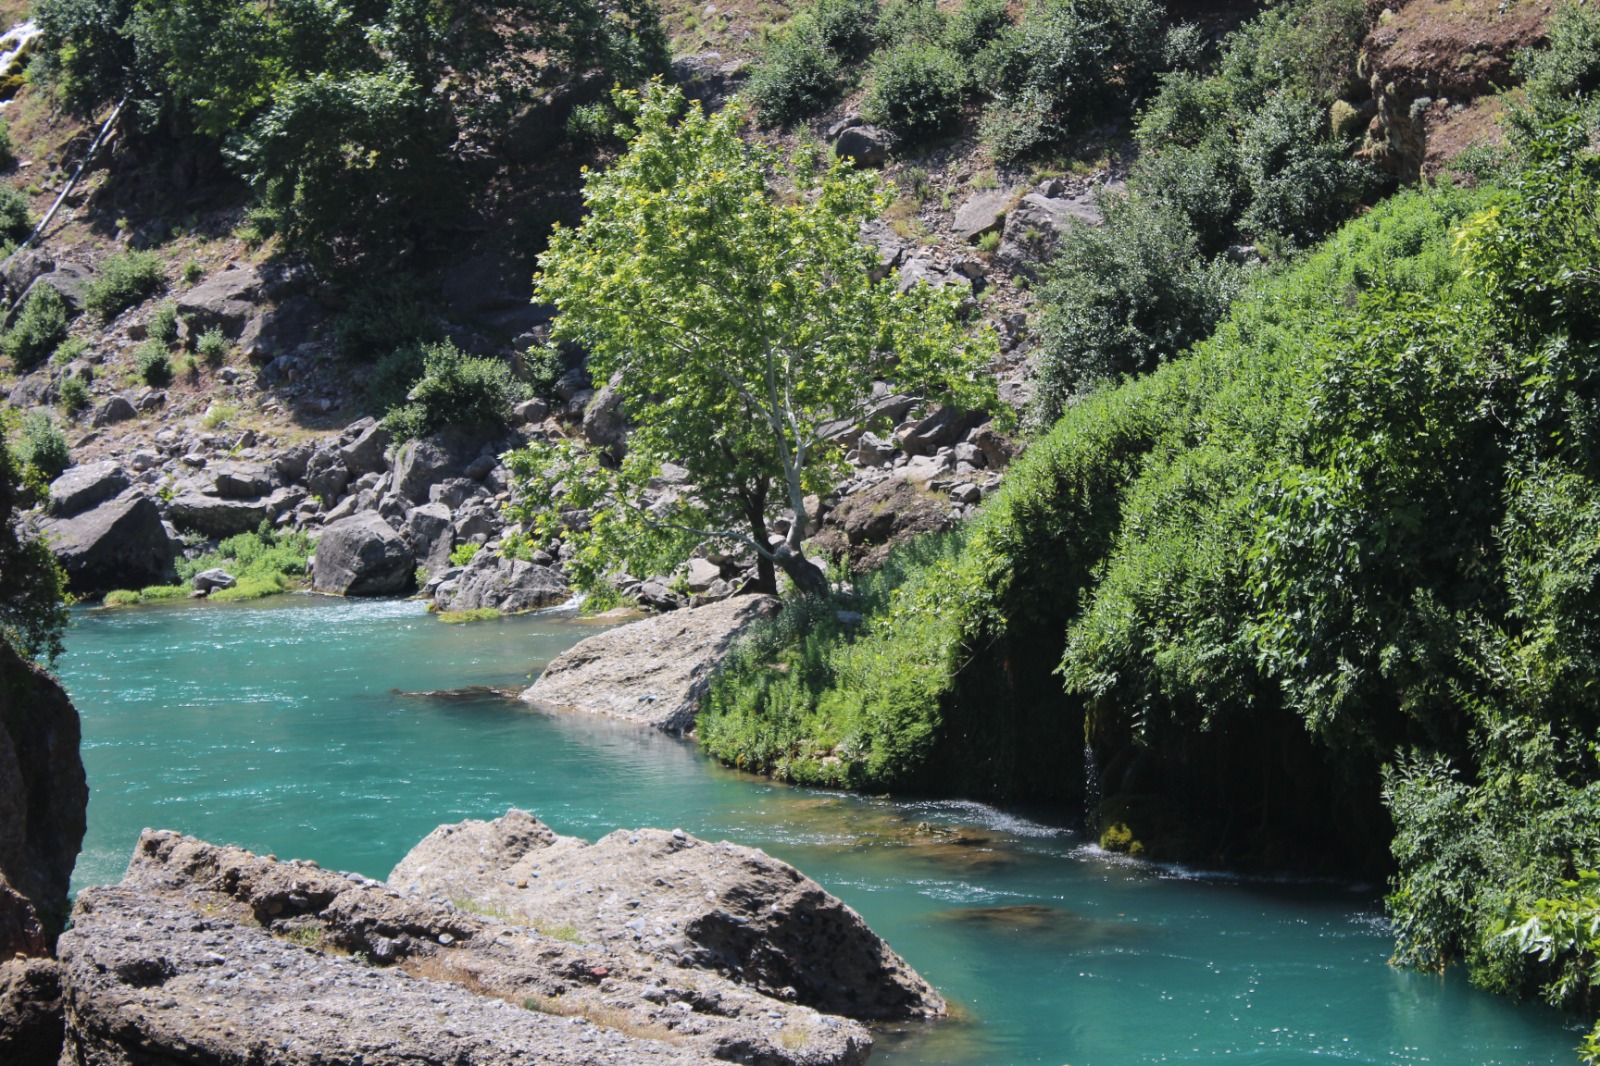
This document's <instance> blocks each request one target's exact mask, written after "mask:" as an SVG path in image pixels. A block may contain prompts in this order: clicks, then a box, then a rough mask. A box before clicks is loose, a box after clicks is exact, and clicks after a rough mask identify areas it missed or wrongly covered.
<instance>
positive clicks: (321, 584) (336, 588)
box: [311, 511, 416, 596]
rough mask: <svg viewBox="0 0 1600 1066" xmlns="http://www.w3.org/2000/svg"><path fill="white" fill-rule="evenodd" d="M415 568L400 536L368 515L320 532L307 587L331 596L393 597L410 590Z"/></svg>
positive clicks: (388, 526) (390, 527) (342, 521)
mask: <svg viewBox="0 0 1600 1066" xmlns="http://www.w3.org/2000/svg"><path fill="white" fill-rule="evenodd" d="M415 566H416V562H415V559H414V558H413V556H412V554H411V549H410V548H408V547H406V542H405V541H404V540H403V539H402V538H401V536H400V534H398V533H396V532H395V531H394V527H392V526H390V525H389V523H388V522H385V521H384V520H383V519H382V518H380V517H379V516H378V515H376V514H373V513H372V512H370V511H368V512H365V513H363V514H357V515H352V516H350V517H349V518H341V519H340V520H339V521H337V522H334V523H333V524H332V525H330V526H328V528H327V529H324V530H323V531H322V539H321V540H319V541H317V554H316V565H315V567H314V568H313V570H312V578H311V587H312V588H313V589H315V590H316V591H318V592H328V593H332V594H333V595H335V596H394V595H398V594H399V593H402V592H405V591H406V590H407V589H408V588H410V587H411V577H412V571H413V569H414V568H415Z"/></svg>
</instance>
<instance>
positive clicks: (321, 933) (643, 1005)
mask: <svg viewBox="0 0 1600 1066" xmlns="http://www.w3.org/2000/svg"><path fill="white" fill-rule="evenodd" d="M524 817H526V816H524ZM529 820H530V821H531V819H529ZM541 828H542V827H541ZM441 832H443V830H441ZM513 846H514V845H513ZM559 924H563V925H569V926H570V925H571V924H572V923H569V922H562V923H559ZM307 944H312V945H320V946H304V945H307ZM630 944H631V941H627V940H622V939H618V940H616V941H613V942H611V943H607V944H600V943H596V942H591V943H569V942H567V941H565V940H559V939H555V938H553V937H550V936H546V935H544V934H543V933H540V932H539V931H537V930H536V929H534V928H530V927H529V926H527V925H524V924H518V923H517V922H515V921H508V920H504V919H500V918H487V917H483V916H480V915H477V914H470V913H466V912H464V911H461V910H458V909H456V908H455V907H453V906H451V905H450V904H448V903H444V902H441V901H431V900H430V901H425V900H420V899H415V898H402V897H401V896H400V895H399V894H397V893H396V892H394V891H393V890H391V889H390V888H389V887H388V886H386V885H384V884H383V883H381V882H377V881H373V880H370V879H368V878H364V877H359V876H350V875H344V874H336V873H330V872H328V871H324V870H320V869H317V868H316V867H315V865H314V864H303V863H295V862H287V863H280V862H276V861H274V860H272V859H271V858H261V857H258V856H255V855H252V854H250V853H249V852H246V851H241V850H240V849H237V848H219V847H213V846H212V845H209V844H205V843H203V842H201V841H197V840H193V839H191V838H188V837H182V836H179V835H178V834H176V833H171V832H151V831H146V832H145V833H144V834H143V835H142V836H141V837H140V839H139V843H138V845H137V848H136V850H135V852H134V857H133V861H132V862H131V863H130V864H129V866H128V872H127V874H126V875H125V876H124V878H123V881H122V883H121V884H120V885H117V886H110V887H106V888H97V889H87V890H85V892H84V893H83V895H81V896H80V906H79V914H78V915H77V916H76V918H75V924H74V929H73V931H72V933H70V934H69V935H68V936H67V937H65V938H64V939H63V941H62V958H63V961H64V963H65V967H66V974H65V983H66V989H67V995H68V998H69V1000H70V1002H71V1003H72V1005H73V1009H72V1011H71V1013H70V1015H69V1018H70V1025H71V1028H70V1031H69V1033H68V1036H69V1041H70V1043H71V1045H72V1047H73V1049H74V1053H75V1054H76V1055H79V1056H81V1058H76V1059H74V1062H75V1063H79V1064H81V1066H113V1064H115V1066H130V1064H131V1063H134V1062H137V1063H148V1064H149V1066H157V1064H165V1063H176V1062H186V1063H190V1062H201V1061H204V1062H205V1063H207V1064H210V1066H260V1064H263V1063H269V1064H271V1066H332V1064H345V1066H350V1064H354V1063H360V1064H361V1066H522V1064H525V1063H535V1062H537V1063H547V1064H550V1066H606V1064H612V1066H615V1064H623V1063H627V1064H634V1063H638V1064H640V1066H680V1064H681V1066H690V1064H693V1066H711V1064H712V1063H715V1062H718V1061H723V1062H726V1061H734V1062H751V1063H759V1064H762V1066H860V1064H861V1063H863V1062H864V1061H865V1059H866V1056H867V1054H868V1052H869V1050H870V1048H871V1044H872V1038H871V1036H870V1034H869V1033H868V1032H867V1030H866V1029H865V1028H864V1027H863V1026H861V1025H860V1024H859V1023H856V1022H853V1021H850V1020H847V1019H844V1018H838V1017H830V1016H826V1015H822V1014H819V1013H818V1012H816V1011H815V1010H812V1009H810V1008H808V1007H804V1006H798V1005H796V1004H793V1003H788V1002H782V1001H779V1000H776V999H771V998H767V997H765V996H762V995H759V994H752V993H751V992H750V991H747V990H746V987H741V986H740V985H737V984H735V983H734V982H732V981H730V980H728V979H726V978H724V977H721V976H719V975H717V974H714V973H708V972H705V971H703V970H697V969H691V968H686V967H681V966H676V965H673V964H671V963H668V962H665V961H662V960H658V959H655V958H653V957H651V956H648V955H645V954H643V953H641V952H639V951H637V950H635V949H634V948H632V947H631V946H630ZM352 956H357V957H359V959H360V960H361V961H357V958H354V957H352ZM530 1000H531V1001H532V1003H533V1004H534V1005H535V1006H536V1007H537V1009H525V1008H524V1007H523V1006H522V1004H524V1003H528V1002H529V1001H530ZM594 1018H604V1019H605V1020H606V1024H595V1023H594V1022H592V1021H590V1020H589V1019H594ZM612 1026H615V1027H616V1028H612ZM622 1030H626V1032H623V1031H622ZM653 1037H659V1039H655V1038H653ZM135 1052H137V1054H136V1055H135V1054H134V1053H135Z"/></svg>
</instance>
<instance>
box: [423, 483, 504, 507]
mask: <svg viewBox="0 0 1600 1066" xmlns="http://www.w3.org/2000/svg"><path fill="white" fill-rule="evenodd" d="M488 495H489V490H488V489H485V488H484V487H483V486H482V485H480V484H479V483H478V482H476V481H473V480H471V479H470V478H464V477H453V478H450V479H448V480H446V481H441V482H440V483H439V484H437V485H430V486H429V487H428V502H429V503H442V504H444V505H445V506H446V507H448V508H449V509H450V510H452V511H456V510H459V509H460V508H461V505H462V504H464V503H466V502H467V501H468V500H481V499H483V498H485V497H486V496H488Z"/></svg>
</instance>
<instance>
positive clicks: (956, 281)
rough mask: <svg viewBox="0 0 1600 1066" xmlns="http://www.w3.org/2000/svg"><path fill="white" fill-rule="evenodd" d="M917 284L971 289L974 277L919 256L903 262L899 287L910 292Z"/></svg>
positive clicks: (902, 290)
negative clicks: (957, 286) (956, 286)
mask: <svg viewBox="0 0 1600 1066" xmlns="http://www.w3.org/2000/svg"><path fill="white" fill-rule="evenodd" d="M916 285H932V286H933V287H934V288H936V289H942V288H944V287H945V286H946V285H959V286H961V287H962V288H963V289H970V288H971V287H972V279H971V278H969V277H967V276H966V275H965V274H962V273H960V272H958V271H956V270H953V269H951V268H950V267H948V266H945V265H943V264H941V263H936V262H934V261H933V260H932V259H929V258H926V257H918V258H916V259H908V260H906V262H905V263H903V264H901V266H900V281H899V283H898V287H899V289H900V291H901V292H910V291H911V289H912V287H913V286H916Z"/></svg>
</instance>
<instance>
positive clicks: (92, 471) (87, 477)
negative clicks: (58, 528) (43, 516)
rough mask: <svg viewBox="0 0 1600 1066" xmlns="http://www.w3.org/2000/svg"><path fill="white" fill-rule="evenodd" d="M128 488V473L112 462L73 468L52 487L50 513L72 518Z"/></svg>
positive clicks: (103, 461) (52, 484)
mask: <svg viewBox="0 0 1600 1066" xmlns="http://www.w3.org/2000/svg"><path fill="white" fill-rule="evenodd" d="M128 485H129V481H128V475H127V472H126V471H124V470H123V469H122V467H121V466H119V465H117V463H116V461H115V460H113V459H104V460H102V461H100V462H98V463H83V464H81V465H79V466H74V467H70V468H69V469H68V470H67V471H66V473H64V474H62V475H61V476H60V477H58V478H56V479H55V480H54V481H52V482H51V483H50V507H49V511H50V513H51V514H52V515H55V516H56V517H58V518H71V517H72V516H73V515H75V514H81V513H83V512H84V511H87V510H88V509H89V508H91V507H94V506H96V505H97V504H101V503H104V502H105V501H106V500H109V499H111V497H113V496H115V495H116V494H117V493H119V492H121V491H122V490H123V489H125V488H127V487H128Z"/></svg>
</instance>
